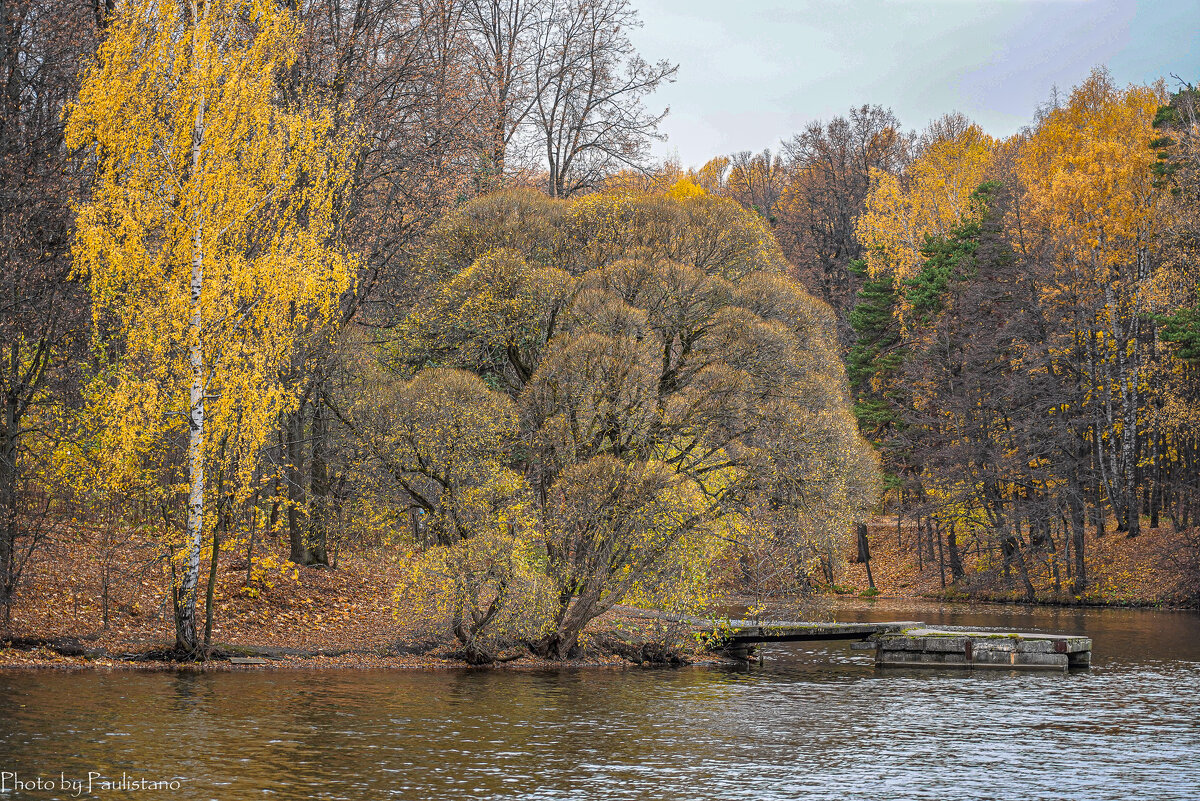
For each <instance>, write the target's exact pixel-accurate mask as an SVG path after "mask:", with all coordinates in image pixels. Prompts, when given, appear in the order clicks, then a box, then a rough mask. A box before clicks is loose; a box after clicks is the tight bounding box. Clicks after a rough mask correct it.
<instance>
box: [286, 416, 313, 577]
mask: <svg viewBox="0 0 1200 801" xmlns="http://www.w3.org/2000/svg"><path fill="white" fill-rule="evenodd" d="M284 436H285V439H286V440H287V442H286V446H287V466H286V477H285V479H284V483H286V484H287V525H288V542H289V544H290V546H291V554H290V555H289V557H288V558H289V559H291V560H292V561H293V562H295V563H296V564H298V565H307V564H309V563H310V562H309V552H308V547H307V541H308V532H307V531H306V530H305V526H304V524H303V521H301V519H300V507H301V505H302V504H303V503H304V470H303V458H304V449H303V442H302V441H301V440H302V438H303V436H304V405H303V401H302V402H301V405H300V407H299V408H297V409H296V410H295V411H294V412H291V413H289V414H288V415H287V416H286V418H285V420H284Z"/></svg>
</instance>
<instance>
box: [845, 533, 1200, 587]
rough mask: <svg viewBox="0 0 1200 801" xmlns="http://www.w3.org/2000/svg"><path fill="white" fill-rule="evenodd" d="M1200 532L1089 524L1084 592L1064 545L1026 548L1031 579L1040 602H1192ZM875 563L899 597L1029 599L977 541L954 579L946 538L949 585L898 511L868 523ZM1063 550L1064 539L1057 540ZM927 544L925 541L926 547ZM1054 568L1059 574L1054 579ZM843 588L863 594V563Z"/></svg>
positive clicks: (878, 582) (879, 580) (879, 582)
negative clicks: (1133, 530) (1100, 531)
mask: <svg viewBox="0 0 1200 801" xmlns="http://www.w3.org/2000/svg"><path fill="white" fill-rule="evenodd" d="M1196 537H1197V535H1196V533H1195V532H1177V531H1174V530H1173V529H1172V528H1171V527H1170V526H1162V527H1159V528H1154V529H1151V528H1143V533H1142V535H1141V536H1139V537H1135V538H1133V539H1130V538H1128V537H1126V536H1125V535H1124V534H1121V533H1116V532H1113V531H1112V529H1111V528H1110V529H1109V532H1108V533H1107V534H1106V535H1105V536H1103V537H1096V536H1094V533H1093V532H1092V531H1091V530H1089V531H1088V536H1087V538H1086V546H1087V547H1086V548H1085V550H1084V559H1085V562H1086V567H1087V574H1088V582H1087V586H1086V587H1085V590H1084V592H1083V593H1082V595H1078V596H1077V595H1074V594H1073V593H1072V592H1071V585H1072V582H1073V579H1072V577H1071V576H1070V575H1068V566H1067V565H1066V563H1065V560H1064V559H1063V554H1062V553H1061V551H1060V552H1059V553H1058V554H1057V555H1056V554H1054V553H1050V552H1048V551H1045V550H1043V551H1040V552H1032V551H1030V552H1026V554H1025V557H1026V561H1027V564H1028V565H1029V573H1030V581H1031V582H1032V583H1033V585H1034V589H1035V590H1036V600H1037V602H1039V603H1058V604H1095V605H1110V606H1195V605H1196V602H1197V598H1198V592H1200V541H1198V540H1197V538H1196ZM868 539H869V541H870V544H871V557H872V559H871V570H872V572H873V574H874V577H875V586H876V588H877V589H878V591H879V594H880V595H881V596H886V597H899V598H905V597H907V598H951V599H959V600H980V601H1024V600H1025V593H1024V589H1023V584H1022V582H1021V581H1020V578H1019V577H1018V576H1017V575H1016V572H1015V569H1014V570H1013V571H1011V573H1010V577H1009V578H1008V579H1005V578H1004V576H1003V573H1002V571H1001V570H1000V562H1001V559H1000V554H999V552H998V551H996V552H993V551H989V550H987V549H985V548H981V547H979V546H977V545H976V543H974V542H972V541H968V542H965V543H963V546H964V552H963V566H964V569H965V573H966V575H965V576H964V577H963V579H962V580H960V581H959V582H957V583H954V582H951V581H950V578H951V577H950V569H949V564H948V556H947V555H946V549H945V543H944V542H943V559H944V560H945V561H946V567H945V585H943V580H942V569H941V567H940V565H939V561H938V557H937V552H936V547H935V550H934V555H933V558H932V560H931V559H930V556H929V553H928V550H926V552H925V553H924V554H923V556H922V557H921V558H920V560H919V561H918V556H917V549H916V529H915V527H913V526H909V525H905V526H904V528H903V530H902V531H901V532H900V535H899V540H898V539H897V531H896V519H895V517H885V518H879V519H877V520H875V521H873V522H872V523H871V524H870V525H869V526H868ZM853 545H854V543H853V541H851V542H850V543H849V546H848V548H847V551H846V555H847V559H848V560H851V559H853V558H854V556H855V555H856V553H857V551H856V549H855V548H854V547H852V546H853ZM1057 545H1058V547H1059V548H1060V549H1061V547H1062V542H1061V541H1060V542H1058V543H1057ZM926 547H928V546H926ZM1056 573H1057V578H1056ZM842 584H844V585H845V586H842V587H839V588H838V589H840V590H842V591H843V592H850V591H853V592H854V593H862V592H864V591H866V590H867V588H868V583H867V572H866V569H865V567H864V566H863V565H861V564H854V563H853V562H851V563H850V564H849V565H848V567H847V569H846V572H845V574H844V577H843V579H842Z"/></svg>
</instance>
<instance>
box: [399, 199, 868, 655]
mask: <svg viewBox="0 0 1200 801" xmlns="http://www.w3.org/2000/svg"><path fill="white" fill-rule="evenodd" d="M694 189H695V191H694V192H689V193H686V194H685V195H683V196H676V195H674V194H668V195H650V194H631V193H615V194H596V195H589V196H587V197H583V198H580V199H578V200H575V201H571V202H566V201H550V202H544V201H538V202H534V201H533V200H532V199H531V198H528V197H522V196H520V195H518V194H516V193H512V194H507V195H500V196H494V197H490V198H482V199H480V200H477V201H475V202H473V203H471V204H468V205H467V206H466V207H464V209H463V210H462V211H461V213H460V214H458V215H456V217H457V219H455V220H451V221H448V222H447V224H446V225H444V226H443V227H442V229H441V231H439V232H438V234H437V235H435V237H434V238H433V242H432V243H431V244H430V246H429V252H428V253H427V254H426V255H425V258H426V260H427V263H428V264H429V267H428V268H427V269H428V271H429V273H431V274H437V273H438V272H442V273H443V274H444V275H445V277H444V278H442V280H440V281H438V282H437V283H436V285H435V286H434V287H433V288H432V291H431V292H430V295H429V296H430V298H431V301H430V302H428V303H426V304H424V305H422V306H420V307H418V308H414V309H413V310H412V312H411V314H410V315H409V317H408V318H407V319H406V320H405V322H404V324H403V325H402V326H400V327H398V329H397V331H396V334H397V340H398V342H397V345H396V347H395V349H394V352H393V353H394V355H395V357H396V361H397V362H400V363H401V366H402V367H403V368H405V369H408V370H414V371H415V370H417V369H420V368H421V367H422V366H427V365H438V366H443V367H448V366H453V367H457V368H460V369H463V370H467V371H470V372H473V373H475V374H476V375H478V376H479V377H480V378H482V379H483V381H485V382H487V383H488V384H489V385H491V386H493V387H495V388H497V389H499V390H502V391H503V392H505V393H507V394H508V395H509V396H510V397H511V398H512V400H513V402H514V403H515V406H516V408H517V410H518V411H519V415H520V437H519V443H518V444H519V447H515V448H513V449H512V452H511V453H510V455H509V458H510V460H511V462H512V463H513V464H515V465H518V466H519V467H520V468H521V470H522V472H524V474H525V475H526V477H527V480H528V482H529V484H530V487H531V488H532V489H533V490H535V492H534V495H535V497H536V499H537V500H536V501H535V503H536V504H537V506H538V513H539V517H540V523H541V526H540V538H541V543H542V545H543V546H544V552H545V558H544V562H543V570H544V573H545V578H546V580H547V581H548V583H549V585H550V589H551V592H550V595H551V596H552V603H551V610H550V613H549V614H550V618H551V619H550V621H549V623H550V625H549V626H548V628H547V630H546V633H544V634H543V636H542V637H541V639H540V640H539V641H538V642H537V643H535V648H536V650H538V651H539V652H540V653H542V654H543V655H546V656H550V657H554V658H565V657H568V656H570V655H572V654H574V653H575V652H576V651H577V650H578V643H579V637H580V634H581V632H582V631H583V629H584V627H585V626H586V625H587V623H588V622H589V621H591V620H593V619H594V618H595V617H596V616H598V615H600V614H603V613H604V612H605V611H607V610H609V609H611V608H612V606H613V605H615V604H617V603H619V602H621V601H622V599H626V598H637V599H639V600H643V599H652V598H655V597H657V598H681V597H683V596H681V595H680V594H679V593H677V592H675V588H676V587H677V586H678V585H681V584H683V585H688V586H693V587H696V588H698V589H699V588H701V587H702V584H703V582H702V581H700V579H701V578H702V577H703V574H705V573H707V572H709V571H710V570H711V568H712V567H713V561H714V558H715V556H716V554H717V553H718V552H719V550H720V549H719V548H717V547H712V548H710V547H709V544H711V543H713V542H714V541H725V542H727V541H730V540H732V541H734V544H735V547H742V544H743V539H742V535H741V534H739V533H738V532H739V531H749V532H753V535H754V536H755V537H759V538H761V539H763V540H765V541H767V542H768V543H769V546H770V548H771V549H772V550H773V551H774V552H776V553H777V554H779V555H780V558H781V560H782V561H787V562H789V563H791V564H793V565H795V566H796V571H795V572H796V573H797V574H802V578H801V580H805V579H807V576H808V574H810V573H811V572H812V569H813V568H814V567H817V566H822V567H823V566H824V565H825V564H827V563H828V562H827V557H831V556H832V554H833V552H834V544H835V539H836V538H837V537H839V536H840V535H842V534H844V533H845V532H847V531H848V530H849V525H850V523H851V522H852V521H853V520H854V519H856V518H857V517H859V516H861V515H863V514H864V513H865V512H866V510H867V509H869V507H870V506H871V505H872V504H873V502H874V496H875V492H876V486H875V484H876V473H877V465H876V461H875V459H874V456H873V453H872V452H871V450H870V448H869V446H867V445H866V444H865V443H864V442H863V441H862V439H861V438H860V437H859V436H858V434H857V431H856V429H855V426H854V420H853V417H852V416H851V414H850V404H849V393H848V387H847V385H846V379H845V373H844V371H843V369H842V365H841V362H840V360H839V359H838V357H837V344H836V339H835V338H834V320H833V315H832V312H831V310H830V309H829V307H828V306H826V305H825V304H824V303H822V302H821V301H819V300H816V299H815V298H813V297H811V296H810V295H808V294H807V293H806V292H805V291H804V290H803V288H801V287H800V286H799V285H798V284H797V283H796V282H795V281H793V280H791V279H790V278H788V276H787V274H786V269H787V266H786V263H785V262H784V260H783V256H782V253H781V252H780V250H779V246H778V244H776V242H775V240H774V238H773V237H772V236H771V234H770V231H769V230H768V229H767V228H766V226H765V224H764V223H762V221H761V220H760V219H759V218H758V216H757V215H755V214H754V213H752V212H747V211H745V210H743V209H742V208H741V207H740V206H738V205H737V204H736V203H734V202H733V201H731V200H728V199H725V198H718V197H713V196H710V195H708V194H706V193H704V192H703V191H701V190H699V189H698V188H695V187H694ZM679 194H683V193H679ZM513 208H521V209H523V210H524V211H525V213H524V214H521V215H517V214H512V213H504V214H500V211H501V210H511V209H513ZM518 230H519V231H522V232H530V231H541V232H543V233H544V234H545V235H546V236H547V239H546V240H545V241H544V242H542V243H541V246H531V243H529V242H527V241H525V240H524V239H523V238H522V237H521V236H517V235H516V231H518ZM468 232H469V233H471V234H473V235H471V236H468V235H467V233H468ZM559 242H567V243H569V245H570V247H560V246H559V244H558V243H559ZM467 243H469V244H470V247H465V246H464V245H466V244H467ZM693 597H694V598H698V596H693Z"/></svg>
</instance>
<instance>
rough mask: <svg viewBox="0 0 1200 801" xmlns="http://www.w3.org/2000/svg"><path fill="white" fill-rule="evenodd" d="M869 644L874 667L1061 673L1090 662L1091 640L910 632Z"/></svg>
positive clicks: (1059, 636)
mask: <svg viewBox="0 0 1200 801" xmlns="http://www.w3.org/2000/svg"><path fill="white" fill-rule="evenodd" d="M871 639H872V640H874V643H875V664H876V665H878V666H879V667H908V668H912V667H919V668H930V667H946V668H993V669H1002V670H1013V669H1032V670H1061V671H1065V670H1067V669H1069V668H1086V667H1088V666H1089V665H1090V664H1091V661H1092V641H1091V639H1089V638H1088V637H1079V636H1073V635H1069V634H1042V633H1040V632H995V631H959V630H949V629H928V628H913V629H905V630H904V631H901V632H894V633H893V632H888V633H881V634H876V635H875V636H874V637H872V638H871Z"/></svg>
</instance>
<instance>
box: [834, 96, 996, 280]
mask: <svg viewBox="0 0 1200 801" xmlns="http://www.w3.org/2000/svg"><path fill="white" fill-rule="evenodd" d="M956 123H958V121H957V120H956V119H951V120H949V121H946V124H945V125H943V126H941V127H940V128H938V127H935V132H934V134H933V135H932V136H931V137H930V141H928V142H927V144H926V145H925V147H924V149H923V150H922V152H921V154H920V155H919V156H918V157H917V158H916V159H915V160H914V161H913V162H912V164H910V165H909V166H908V169H907V170H906V171H905V173H904V175H893V174H891V173H886V172H881V171H879V170H875V169H873V170H872V171H871V190H870V192H869V193H868V195H867V200H866V209H865V210H864V212H863V214H862V216H861V217H859V219H858V223H857V226H856V233H857V235H858V238H859V241H861V242H862V243H863V247H864V249H865V254H866V259H867V266H868V269H869V270H870V272H871V274H872V275H879V274H880V273H885V272H893V273H895V275H896V276H897V278H899V279H903V278H907V277H908V276H910V275H911V274H912V273H913V272H914V271H915V270H917V269H918V267H919V265H920V264H921V248H922V247H923V246H924V244H925V237H926V236H933V235H937V234H945V233H947V232H949V231H950V229H951V228H952V227H953V226H955V225H957V224H958V223H959V222H960V221H961V220H962V219H963V218H964V217H965V216H966V215H967V214H968V212H969V211H970V197H971V193H972V192H974V191H975V190H976V189H977V188H978V187H979V185H980V184H981V183H983V182H984V181H985V180H986V179H987V177H988V170H989V168H990V166H991V156H992V152H993V149H994V148H995V146H996V142H995V140H993V139H992V138H991V137H990V136H988V135H987V134H985V133H984V132H983V130H982V129H981V128H980V127H979V126H978V125H974V124H966V125H962V124H956Z"/></svg>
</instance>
